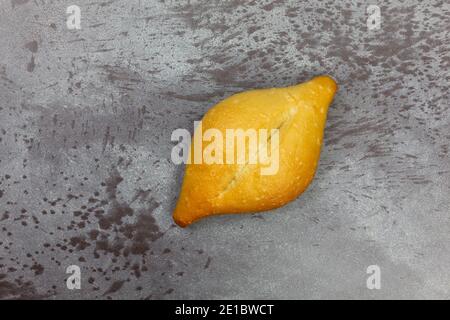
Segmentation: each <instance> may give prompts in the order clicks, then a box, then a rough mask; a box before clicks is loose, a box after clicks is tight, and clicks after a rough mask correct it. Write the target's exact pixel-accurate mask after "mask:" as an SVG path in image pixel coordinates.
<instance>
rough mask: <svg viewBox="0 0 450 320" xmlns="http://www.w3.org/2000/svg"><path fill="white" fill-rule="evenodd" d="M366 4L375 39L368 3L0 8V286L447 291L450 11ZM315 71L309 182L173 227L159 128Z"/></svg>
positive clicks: (122, 291) (203, 292) (162, 291)
mask: <svg viewBox="0 0 450 320" xmlns="http://www.w3.org/2000/svg"><path fill="white" fill-rule="evenodd" d="M72 4H76V5H78V6H79V7H80V8H81V30H68V29H67V27H66V8H67V7H68V6H69V5H72ZM373 4H378V5H379V6H380V8H381V18H382V21H381V29H380V30H371V31H370V30H368V28H367V25H366V20H367V17H368V14H367V13H366V8H367V4H366V2H365V1H353V2H350V1H345V2H344V1H321V2H318V1H280V0H277V1H272V0H269V1H237V0H235V1H216V0H213V1H211V0H210V1H195V0H191V1H190V2H188V1H185V0H180V1H165V2H164V1H144V0H140V1H138V0H111V1H106V0H105V1H98V2H93V1H87V0H79V1H76V2H75V1H62V0H61V1H52V0H34V1H33V0H11V1H9V0H8V1H7V0H3V1H1V3H0V30H1V36H0V58H1V59H0V229H1V233H0V298H3V299H5V298H47V299H55V298H63V299H85V298H102V299H107V298H114V299H119V298H121V299H132V298H136V299H190V298H205V299H209V298H226V299H228V298H288V299H302V298H450V289H449V285H450V269H449V265H450V248H449V243H450V241H449V240H450V198H449V191H450V164H449V145H450V144H449V140H450V115H449V100H450V99H449V90H448V88H449V85H448V82H449V73H448V69H449V64H450V55H449V31H448V30H449V27H450V18H449V17H450V6H449V5H448V2H447V3H445V1H431V0H430V1H398V0H397V1H379V3H375V2H374V3H373ZM322 73H327V74H330V75H332V76H333V77H335V78H336V79H337V81H338V83H339V85H340V88H339V92H338V94H337V96H336V99H335V102H334V103H333V105H332V107H331V108H330V111H329V119H328V123H327V129H326V132H325V144H324V147H323V149H322V157H321V161H320V167H319V169H318V172H317V175H316V179H315V180H314V182H313V183H312V185H311V186H310V188H309V189H308V190H307V192H306V193H304V194H303V195H302V196H301V197H300V198H299V199H297V200H296V201H294V202H292V203H290V204H289V205H287V206H285V207H283V208H281V209H278V210H275V211H274V212H273V213H269V214H257V215H235V216H223V217H215V218H209V219H205V220H203V221H201V222H199V223H196V224H194V225H192V227H189V228H187V229H180V228H178V227H175V226H174V225H173V222H172V219H171V210H172V209H173V207H174V204H175V200H176V197H177V194H178V191H179V188H180V181H181V178H182V172H183V168H182V167H180V166H176V165H174V164H173V163H172V162H171V160H170V152H171V148H172V146H173V143H171V141H170V135H171V132H172V131H173V130H174V129H176V128H188V129H190V130H192V126H193V121H194V120H198V119H200V118H201V117H202V115H203V114H204V113H205V111H206V110H207V109H208V108H209V107H210V106H211V105H213V104H214V103H216V102H217V101H219V100H221V99H222V98H224V97H226V96H228V95H230V94H232V93H234V92H239V91H242V90H246V89H250V88H262V87H271V86H285V85H291V84H295V83H297V82H300V81H304V80H306V79H308V78H310V77H312V76H314V75H317V74H322ZM73 264H75V265H79V266H80V268H81V272H82V289H81V290H73V291H72V290H68V289H67V288H66V284H65V279H66V277H67V275H66V273H65V271H66V267H67V266H69V265H73ZM372 264H376V265H379V266H380V268H381V273H382V280H381V286H382V287H381V290H368V289H367V288H366V278H367V274H366V268H367V266H369V265H372Z"/></svg>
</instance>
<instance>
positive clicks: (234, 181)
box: [214, 111, 295, 200]
mask: <svg viewBox="0 0 450 320" xmlns="http://www.w3.org/2000/svg"><path fill="white" fill-rule="evenodd" d="M285 114H286V116H284V117H283V118H284V119H283V120H281V121H280V123H279V124H278V125H277V126H276V127H275V128H272V129H276V130H278V132H281V130H282V129H284V128H286V127H287V125H288V124H289V123H290V122H291V121H292V119H293V118H294V116H295V115H294V114H292V113H291V112H290V111H287V112H285ZM272 129H270V134H269V136H268V137H267V141H266V145H267V146H268V145H269V144H270V143H271V141H272V136H273V135H272ZM280 145H281V142H280ZM279 147H280V146H279ZM256 152H259V146H258V149H257V150H256ZM250 159H251V157H250V154H249V155H248V157H246V159H245V160H246V161H245V163H244V164H243V166H242V167H241V168H239V170H237V171H236V172H235V174H234V175H233V177H232V178H231V179H230V181H229V182H228V183H227V185H226V186H225V187H224V188H223V190H222V191H221V192H220V193H219V194H218V195H217V196H216V197H214V200H216V199H219V198H221V197H223V196H224V195H225V194H226V193H227V192H228V191H230V190H231V189H232V188H233V187H234V186H235V185H236V184H237V182H238V180H239V179H240V178H241V177H242V176H243V175H244V173H245V172H246V170H247V169H248V168H249V161H250Z"/></svg>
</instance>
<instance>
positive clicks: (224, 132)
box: [173, 76, 337, 227]
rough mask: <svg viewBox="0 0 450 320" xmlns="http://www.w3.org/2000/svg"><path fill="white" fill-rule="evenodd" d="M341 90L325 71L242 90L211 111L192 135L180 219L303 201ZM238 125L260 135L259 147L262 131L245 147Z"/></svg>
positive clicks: (176, 216) (184, 223)
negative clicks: (302, 80) (290, 81)
mask: <svg viewBox="0 0 450 320" xmlns="http://www.w3.org/2000/svg"><path fill="white" fill-rule="evenodd" d="M336 90H337V85H336V83H335V81H334V80H333V79H332V78H330V77H328V76H319V77H315V78H313V79H311V80H310V81H308V82H305V83H302V84H298V85H295V86H291V87H286V88H272V89H260V90H251V91H247V92H242V93H238V94H235V95H233V96H231V97H228V98H226V99H225V100H223V101H221V102H219V103H218V104H217V105H215V106H214V107H213V108H211V109H210V110H209V111H208V112H207V113H206V114H205V116H204V117H203V119H202V121H201V125H199V126H198V127H197V128H196V130H195V132H194V137H193V138H192V142H191V147H190V151H189V156H188V159H189V161H190V162H191V163H188V164H187V165H186V170H185V175H184V180H183V184H182V187H181V192H180V195H179V199H178V203H177V205H176V208H175V210H174V212H173V219H174V221H175V222H176V223H177V224H178V225H179V226H181V227H185V226H188V225H189V224H191V223H193V222H194V221H196V220H199V219H201V218H204V217H207V216H211V215H217V214H230V213H244V212H258V211H266V210H270V209H274V208H278V207H281V206H283V205H285V204H286V203H288V202H290V201H292V200H294V199H295V198H297V197H298V196H299V195H300V194H301V193H302V192H303V191H305V189H306V188H307V187H308V185H309V184H310V182H311V181H312V179H313V177H314V174H315V171H316V168H317V164H318V161H319V156H320V148H321V145H322V138H323V131H324V128H325V122H326V117H327V111H328V107H329V105H330V104H331V102H332V100H333V97H334V94H335V92H336ZM208 129H212V130H208ZM230 129H231V130H230ZM233 130H234V132H237V131H239V130H240V133H242V132H244V133H255V132H256V133H257V134H256V139H258V138H259V140H257V148H256V149H255V148H251V145H252V144H251V143H250V142H255V135H251V134H249V135H248V136H244V137H245V139H244V140H241V141H240V142H241V144H239V143H238V140H237V139H238V138H236V137H237V136H233V135H232V134H230V132H231V131H233ZM208 132H209V134H208ZM264 132H265V133H266V134H264ZM231 137H234V138H236V139H234V144H233V143H231V142H232V141H231V140H232V139H231ZM220 139H224V142H221V141H219V140H220ZM252 139H253V140H252ZM243 142H246V144H244V143H243ZM262 150H265V151H266V152H265V153H264V152H262ZM240 151H241V153H240V155H239V152H240ZM205 155H210V158H211V157H212V160H211V159H206V158H205ZM202 156H203V159H202ZM244 156H245V157H244ZM255 158H256V162H255ZM196 160H197V161H196ZM198 160H203V161H201V162H199V161H198Z"/></svg>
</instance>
